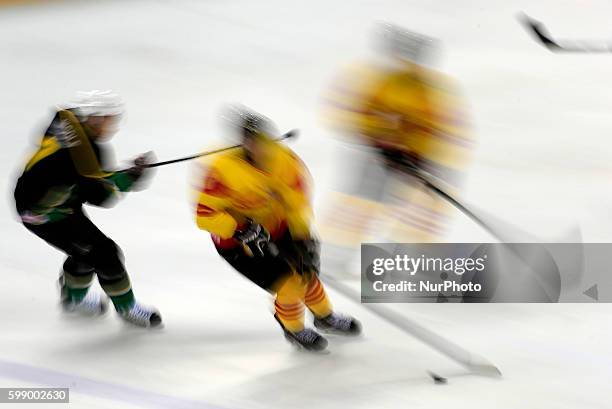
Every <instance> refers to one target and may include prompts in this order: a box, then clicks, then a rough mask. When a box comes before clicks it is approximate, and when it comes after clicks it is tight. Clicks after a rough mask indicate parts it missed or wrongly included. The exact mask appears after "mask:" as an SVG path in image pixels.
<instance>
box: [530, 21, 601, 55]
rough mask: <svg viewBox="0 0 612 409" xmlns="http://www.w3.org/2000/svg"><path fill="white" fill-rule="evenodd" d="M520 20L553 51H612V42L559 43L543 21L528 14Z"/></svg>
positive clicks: (537, 38) (540, 41)
mask: <svg viewBox="0 0 612 409" xmlns="http://www.w3.org/2000/svg"><path fill="white" fill-rule="evenodd" d="M518 20H519V21H520V22H521V23H522V24H523V26H524V27H525V29H526V30H527V31H528V32H529V33H530V34H531V35H532V36H533V37H534V38H535V39H536V41H538V42H539V43H541V44H542V45H543V46H544V47H546V48H548V49H549V50H550V51H552V52H577V53H609V52H612V44H609V45H607V46H603V47H602V46H600V47H597V46H595V45H593V44H588V43H586V42H582V44H580V43H576V42H575V41H574V44H567V45H562V44H559V42H558V41H555V40H553V39H552V37H551V36H550V34H549V33H548V30H547V29H546V27H545V26H544V24H542V23H541V22H539V21H537V20H534V19H532V18H531V17H529V16H528V15H526V14H524V13H523V14H520V15H519V16H518Z"/></svg>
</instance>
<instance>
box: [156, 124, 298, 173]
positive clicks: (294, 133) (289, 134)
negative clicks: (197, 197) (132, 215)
mask: <svg viewBox="0 0 612 409" xmlns="http://www.w3.org/2000/svg"><path fill="white" fill-rule="evenodd" d="M298 134H299V131H298V130H297V129H292V130H290V131H288V132H286V133H284V134H282V135H281V136H280V137H279V138H277V139H276V141H282V140H284V139H289V138H294V137H296V136H298ZM241 146H242V145H241V144H238V145H232V146H228V147H225V148H220V149H215V150H212V151H206V152H200V153H197V154H195V155H189V156H184V157H182V158H177V159H171V160H165V161H162V162H156V163H149V164H147V165H145V166H144V167H145V168H156V167H158V166H165V165H171V164H173V163H179V162H185V161H188V160H192V159H197V158H201V157H202V156H208V155H214V154H215V153H221V152H225V151H229V150H231V149H236V148H239V147H241Z"/></svg>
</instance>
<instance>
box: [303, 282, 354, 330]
mask: <svg viewBox="0 0 612 409" xmlns="http://www.w3.org/2000/svg"><path fill="white" fill-rule="evenodd" d="M305 290H306V291H305V295H304V304H306V306H307V307H308V309H309V310H310V312H312V314H313V315H314V325H315V327H316V328H317V329H318V330H321V331H323V332H327V333H335V334H340V335H359V334H360V333H361V323H360V322H359V321H357V320H356V319H355V318H353V317H351V316H348V315H344V314H340V313H337V312H335V311H334V310H333V308H332V304H331V302H330V300H329V297H328V296H327V293H326V292H325V288H324V286H323V283H322V282H321V281H320V280H319V277H317V276H316V275H314V274H313V276H312V278H311V279H310V280H309V282H308V284H307V285H306V289H305Z"/></svg>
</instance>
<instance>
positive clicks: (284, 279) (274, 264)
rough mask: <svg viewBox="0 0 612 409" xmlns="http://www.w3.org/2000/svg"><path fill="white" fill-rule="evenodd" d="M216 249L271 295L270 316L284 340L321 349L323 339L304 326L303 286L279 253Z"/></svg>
mask: <svg viewBox="0 0 612 409" xmlns="http://www.w3.org/2000/svg"><path fill="white" fill-rule="evenodd" d="M217 251H218V252H219V254H220V255H221V256H222V257H223V258H224V259H225V260H226V261H227V262H228V263H229V264H230V265H231V266H232V267H234V269H236V270H237V271H238V272H239V273H240V274H242V275H243V276H245V277H246V278H248V279H249V280H251V281H252V282H253V283H255V284H257V285H258V286H259V287H261V288H263V289H265V290H266V291H268V292H269V293H271V294H273V295H274V296H275V314H274V318H275V319H276V320H277V322H278V323H279V325H280V326H281V328H282V329H283V332H284V334H285V338H287V340H288V341H290V342H292V343H294V344H297V345H299V346H301V347H303V348H305V349H309V350H322V349H325V347H326V346H327V341H326V340H325V339H324V338H323V337H322V336H320V335H319V334H318V333H317V332H316V331H314V330H312V329H310V328H304V304H303V300H304V295H305V290H306V287H305V285H304V283H303V282H302V277H301V276H299V275H298V274H296V273H294V272H293V271H292V270H291V267H290V266H289V264H288V263H287V262H286V261H285V260H284V259H283V258H282V257H274V256H271V255H269V254H266V255H265V256H264V257H249V256H247V255H246V254H245V253H244V251H242V249H241V248H233V249H217Z"/></svg>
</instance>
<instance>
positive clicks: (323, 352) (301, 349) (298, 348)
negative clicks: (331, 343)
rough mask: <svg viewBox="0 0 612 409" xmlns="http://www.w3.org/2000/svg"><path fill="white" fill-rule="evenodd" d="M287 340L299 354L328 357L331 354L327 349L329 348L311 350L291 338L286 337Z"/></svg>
mask: <svg viewBox="0 0 612 409" xmlns="http://www.w3.org/2000/svg"><path fill="white" fill-rule="evenodd" d="M285 339H286V340H287V342H289V343H290V344H291V345H292V346H293V348H295V350H296V351H298V352H305V353H309V354H315V355H327V354H329V353H330V350H329V349H327V346H326V347H325V348H323V349H309V348H306V347H305V346H304V345H302V344H300V343H299V342H297V341H296V340H294V339H293V338H291V336H287V335H285Z"/></svg>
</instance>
